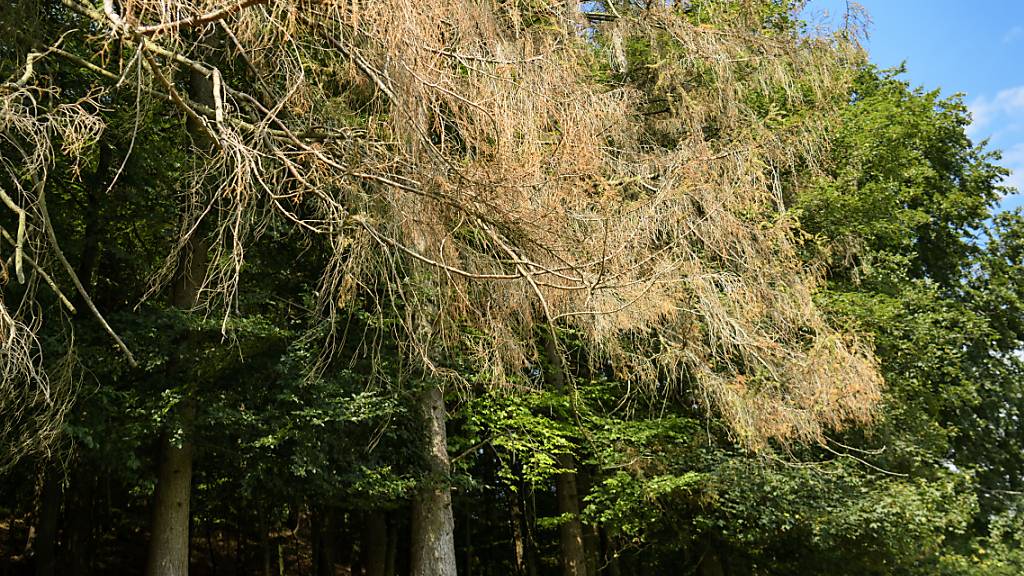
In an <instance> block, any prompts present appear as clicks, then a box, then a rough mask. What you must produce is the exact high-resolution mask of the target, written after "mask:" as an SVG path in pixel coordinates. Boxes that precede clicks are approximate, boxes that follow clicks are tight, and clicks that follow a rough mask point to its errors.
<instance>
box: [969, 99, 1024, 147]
mask: <svg viewBox="0 0 1024 576" xmlns="http://www.w3.org/2000/svg"><path fill="white" fill-rule="evenodd" d="M967 109H968V110H969V111H970V113H971V118H972V121H971V125H970V126H968V127H967V135H968V136H970V137H971V138H975V139H976V138H977V137H978V136H980V135H981V134H982V132H981V131H982V130H985V129H986V128H988V127H989V126H992V125H997V124H998V125H1001V126H1006V125H1012V124H1014V123H1016V122H1019V121H1021V120H1022V119H1024V86H1015V87H1013V88H1007V89H1006V90H1000V91H999V93H998V94H996V95H995V97H994V98H988V97H986V96H979V97H977V98H975V99H974V100H972V101H971V103H970V104H969V105H968V106H967Z"/></svg>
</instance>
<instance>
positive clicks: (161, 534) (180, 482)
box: [145, 71, 213, 576]
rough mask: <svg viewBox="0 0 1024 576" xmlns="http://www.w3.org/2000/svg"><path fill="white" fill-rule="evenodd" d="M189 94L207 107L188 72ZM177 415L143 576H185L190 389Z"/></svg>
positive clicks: (185, 301)
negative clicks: (178, 428)
mask: <svg viewBox="0 0 1024 576" xmlns="http://www.w3.org/2000/svg"><path fill="white" fill-rule="evenodd" d="M189 96H190V97H191V98H192V99H193V100H195V101H197V102H200V103H202V104H206V105H207V106H212V105H213V81H212V79H211V78H207V77H205V76H203V75H201V74H200V73H198V72H195V71H192V72H191V76H190V82H189ZM189 132H190V133H191V135H192V138H193V141H194V142H195V143H196V145H197V147H200V148H202V147H206V148H209V147H211V146H212V145H213V143H212V142H210V141H209V139H208V137H207V136H206V133H205V131H203V130H202V129H201V128H200V127H199V126H194V125H192V124H191V123H190V124H189ZM208 249H209V247H208V246H207V245H206V242H205V240H203V239H201V238H199V237H198V236H197V235H193V237H192V239H191V240H190V241H189V242H188V244H187V245H186V247H185V250H184V253H183V254H182V255H181V260H180V261H179V264H178V274H177V279H176V281H175V284H174V287H173V291H172V293H171V304H173V305H174V306H175V307H177V308H180V309H184V310H188V309H191V308H193V307H194V306H195V305H196V302H197V301H198V297H199V288H200V286H202V282H203V279H204V277H205V276H206V266H207V257H208V255H207V252H208ZM168 364H169V370H170V371H171V372H172V373H174V372H179V374H180V372H183V370H182V369H181V366H179V365H178V364H180V362H176V361H175V359H174V358H173V357H172V359H171V361H170V362H169V363H168ZM177 415H178V419H179V422H180V424H181V428H182V430H183V435H182V437H181V438H179V439H178V440H177V441H175V439H174V438H173V437H172V435H171V434H169V433H167V432H165V433H164V434H163V437H162V439H161V445H162V451H161V452H162V455H161V460H160V470H159V474H158V476H157V484H156V493H155V495H154V503H153V523H152V526H151V535H150V541H149V553H148V555H147V559H146V571H145V574H146V576H187V574H188V552H189V524H190V518H191V516H190V513H189V496H190V493H191V490H192V438H191V434H192V426H193V423H194V421H195V415H196V404H195V398H194V397H193V396H192V394H191V392H189V393H188V396H187V397H186V398H185V399H184V400H182V402H181V404H180V405H179V410H178V413H177Z"/></svg>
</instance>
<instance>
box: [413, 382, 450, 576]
mask: <svg viewBox="0 0 1024 576" xmlns="http://www.w3.org/2000/svg"><path fill="white" fill-rule="evenodd" d="M419 409H420V413H421V417H422V418H423V420H424V424H425V426H426V432H427V458H428V463H429V467H430V476H431V477H430V479H429V480H428V481H427V483H426V484H425V485H424V486H423V487H422V488H420V490H419V492H418V493H417V494H416V497H415V498H414V500H413V507H412V571H411V572H412V576H455V575H456V573H457V570H456V568H455V536H454V532H455V521H454V520H453V518H452V492H451V485H450V483H449V482H450V481H449V474H450V470H449V463H448V436H447V433H446V432H445V407H444V395H443V394H442V392H441V388H440V387H439V386H434V385H431V386H429V387H428V388H427V389H426V390H424V391H423V392H421V393H420V398H419Z"/></svg>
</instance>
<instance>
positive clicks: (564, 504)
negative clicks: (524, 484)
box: [555, 454, 587, 576]
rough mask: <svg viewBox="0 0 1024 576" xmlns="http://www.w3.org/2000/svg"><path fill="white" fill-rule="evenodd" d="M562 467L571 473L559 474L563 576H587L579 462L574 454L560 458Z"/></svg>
mask: <svg viewBox="0 0 1024 576" xmlns="http://www.w3.org/2000/svg"><path fill="white" fill-rule="evenodd" d="M558 467H559V468H562V469H564V470H567V472H562V473H560V474H558V478H557V479H556V480H555V490H556V492H557V497H558V514H559V515H560V516H562V524H561V526H559V536H560V544H561V548H562V574H563V575H564V576H587V554H586V550H585V549H584V547H583V523H582V522H580V498H579V493H578V491H577V489H576V458H574V457H573V455H572V454H562V455H560V456H559V457H558Z"/></svg>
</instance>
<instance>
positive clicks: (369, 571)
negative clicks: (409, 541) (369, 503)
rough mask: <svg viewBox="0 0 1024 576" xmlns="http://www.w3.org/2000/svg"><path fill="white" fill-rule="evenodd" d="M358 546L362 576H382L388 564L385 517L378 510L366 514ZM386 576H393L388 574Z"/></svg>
mask: <svg viewBox="0 0 1024 576" xmlns="http://www.w3.org/2000/svg"><path fill="white" fill-rule="evenodd" d="M360 540H362V542H361V544H362V545H361V546H360V552H361V556H362V564H363V576H384V575H385V573H386V571H387V562H388V546H389V544H390V542H388V523H387V516H386V515H385V514H384V512H381V511H379V510H370V511H369V512H367V513H366V521H365V522H364V523H363V533H362V537H361V538H360ZM388 576H393V575H391V574H389V575H388Z"/></svg>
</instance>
